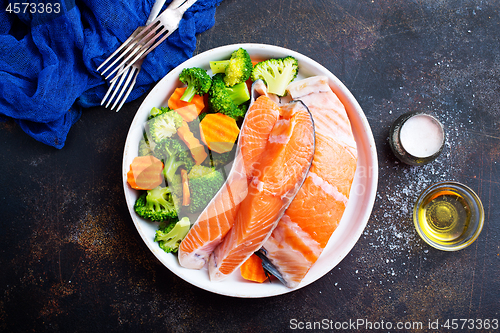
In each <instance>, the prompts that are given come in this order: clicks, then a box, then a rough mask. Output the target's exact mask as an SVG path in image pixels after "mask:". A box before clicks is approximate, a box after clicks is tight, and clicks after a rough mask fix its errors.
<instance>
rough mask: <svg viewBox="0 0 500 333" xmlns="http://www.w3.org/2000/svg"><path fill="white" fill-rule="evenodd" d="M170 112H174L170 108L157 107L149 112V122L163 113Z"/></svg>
mask: <svg viewBox="0 0 500 333" xmlns="http://www.w3.org/2000/svg"><path fill="white" fill-rule="evenodd" d="M168 111H172V110H171V109H169V108H168V107H160V108H157V107H153V108H152V109H151V111H149V116H148V120H151V119H153V118H154V117H156V116H159V115H160V114H162V113H166V112H168Z"/></svg>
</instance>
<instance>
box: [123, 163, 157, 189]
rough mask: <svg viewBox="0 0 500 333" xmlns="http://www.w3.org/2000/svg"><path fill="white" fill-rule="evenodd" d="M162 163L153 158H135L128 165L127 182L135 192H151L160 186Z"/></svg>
mask: <svg viewBox="0 0 500 333" xmlns="http://www.w3.org/2000/svg"><path fill="white" fill-rule="evenodd" d="M162 171H163V162H162V161H160V160H159V159H157V158H156V157H154V156H137V157H136V158H134V160H133V161H132V163H131V164H130V170H129V171H128V172H127V182H128V183H129V185H130V187H132V188H133V189H136V190H152V189H154V188H155V187H157V186H159V185H161V183H162V182H163V177H162Z"/></svg>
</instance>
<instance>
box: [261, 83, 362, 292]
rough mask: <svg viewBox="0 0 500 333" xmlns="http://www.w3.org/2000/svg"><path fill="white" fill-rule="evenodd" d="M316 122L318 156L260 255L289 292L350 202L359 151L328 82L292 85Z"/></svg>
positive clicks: (291, 89) (295, 95)
mask: <svg viewBox="0 0 500 333" xmlns="http://www.w3.org/2000/svg"><path fill="white" fill-rule="evenodd" d="M287 90H288V93H289V94H290V95H291V97H292V98H293V100H301V101H302V102H303V103H304V104H305V105H306V106H307V107H308V109H309V111H310V112H311V114H312V117H313V119H314V125H315V132H316V151H315V154H314V159H313V162H312V166H311V168H310V170H309V173H308V175H307V178H306V179H305V181H304V184H303V185H302V187H301V189H300V190H299V192H298V193H297V195H296V196H295V198H294V200H293V201H292V203H291V204H290V206H289V207H288V209H287V210H286V211H285V213H284V214H283V216H282V217H281V219H280V221H279V223H278V225H277V226H276V228H275V229H274V230H273V232H272V234H271V236H270V237H269V238H268V239H267V240H266V242H265V243H264V244H263V245H262V248H261V249H260V251H259V252H257V254H258V255H259V256H260V257H261V258H262V259H263V266H264V268H265V269H266V270H268V271H269V272H270V273H272V274H273V275H275V276H276V277H278V279H279V280H280V281H281V282H283V284H285V286H287V287H289V288H294V287H296V286H298V285H299V283H300V282H301V281H302V279H303V278H304V276H305V275H306V274H307V272H308V271H309V269H310V268H311V267H312V265H313V264H314V263H315V262H316V261H317V259H318V257H319V256H320V254H321V253H322V251H323V249H324V248H325V246H326V245H327V243H328V240H329V239H330V237H331V235H332V234H333V232H334V231H335V229H336V228H337V226H338V224H339V222H340V220H341V218H342V215H343V213H344V211H345V208H346V206H347V203H348V201H349V192H350V189H351V185H352V182H353V180H354V174H355V171H356V163H357V149H356V142H355V140H354V135H353V133H352V129H351V124H350V122H349V118H348V116H347V113H346V111H345V108H344V106H343V104H342V103H341V101H340V100H339V98H338V97H337V95H335V93H334V92H333V91H332V90H331V88H330V86H329V84H328V78H327V77H324V76H314V77H310V78H307V79H303V80H300V81H295V82H293V83H291V84H290V85H289V86H288V88H287Z"/></svg>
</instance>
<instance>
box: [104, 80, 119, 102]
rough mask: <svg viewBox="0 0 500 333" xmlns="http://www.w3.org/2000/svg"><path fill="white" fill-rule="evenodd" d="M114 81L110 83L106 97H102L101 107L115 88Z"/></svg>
mask: <svg viewBox="0 0 500 333" xmlns="http://www.w3.org/2000/svg"><path fill="white" fill-rule="evenodd" d="M115 84H116V81H113V82H111V85H110V86H109V88H108V91H106V95H104V98H103V99H102V101H101V105H104V103H105V102H106V99H107V98H108V96H109V94H110V93H111V92H112V91H113V88H114V87H115Z"/></svg>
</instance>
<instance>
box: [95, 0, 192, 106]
mask: <svg viewBox="0 0 500 333" xmlns="http://www.w3.org/2000/svg"><path fill="white" fill-rule="evenodd" d="M196 1H197V0H173V1H172V3H171V4H170V5H169V6H168V8H167V9H166V10H165V11H164V12H163V13H162V14H161V15H160V16H158V18H156V19H155V20H154V21H152V22H149V19H148V22H147V24H146V26H144V27H139V28H137V29H136V30H135V31H134V32H133V33H132V35H131V36H130V37H129V38H128V39H127V40H126V41H125V42H124V43H123V44H122V45H121V46H120V47H119V48H118V49H117V50H116V51H115V52H114V53H113V54H111V56H109V57H108V59H106V60H105V61H104V62H103V63H102V64H101V65H100V66H99V67H98V68H97V70H98V71H99V70H100V69H101V68H102V67H103V66H104V65H106V64H107V63H108V62H110V61H112V62H111V64H109V65H108V67H106V68H105V69H104V70H103V71H102V73H101V74H103V75H104V73H105V72H107V71H108V70H110V69H112V68H114V69H113V70H112V71H111V72H110V73H109V74H108V75H107V76H106V79H108V78H109V77H111V75H113V74H114V73H116V74H115V75H114V77H113V78H112V79H111V81H110V84H111V85H110V87H109V89H108V91H107V93H106V95H105V96H104V98H103V100H102V102H101V105H103V104H104V103H105V101H106V99H107V97H108V96H109V94H110V93H111V92H113V93H112V95H111V98H110V99H109V101H108V103H107V104H106V107H108V106H109V104H110V103H111V101H112V100H113V99H114V97H115V95H116V94H117V93H118V94H119V95H118V97H117V99H116V101H115V103H114V104H113V106H112V107H111V109H114V108H115V106H116V105H117V103H118V101H120V100H121V102H120V104H119V105H118V107H117V109H116V111H117V112H118V111H119V110H120V108H121V107H122V105H123V103H124V102H125V100H126V99H127V97H128V95H129V94H130V92H131V91H132V88H133V87H134V85H135V82H136V78H137V74H138V73H139V70H140V69H141V66H142V62H143V61H144V58H145V57H146V56H147V55H148V54H149V52H151V51H152V50H153V49H154V48H156V47H157V46H158V45H159V44H161V43H162V42H163V41H164V40H165V39H166V38H167V37H168V36H170V34H172V32H174V31H175V30H176V29H177V28H178V27H179V22H180V20H181V19H182V16H183V15H184V12H185V11H186V10H187V9H188V8H189V7H191V6H192V5H193V4H194V3H195V2H196ZM164 2H165V0H163V3H164ZM163 3H162V4H161V6H159V8H160V9H161V7H162V6H163ZM156 5H157V4H155V6H154V7H153V9H155V7H156ZM152 14H153V11H152V13H151V15H150V19H152ZM157 14H158V12H156V15H157ZM156 15H155V16H156ZM153 18H154V17H153ZM148 23H149V24H148ZM155 41H156V42H155ZM113 59H114V60H113ZM120 60H121V62H120V63H118V64H117V62H118V61H120ZM115 86H116V88H115ZM127 87H128V88H127ZM124 93H125V95H124V96H123V98H122V95H123V94H124Z"/></svg>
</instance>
